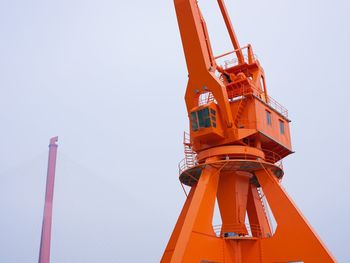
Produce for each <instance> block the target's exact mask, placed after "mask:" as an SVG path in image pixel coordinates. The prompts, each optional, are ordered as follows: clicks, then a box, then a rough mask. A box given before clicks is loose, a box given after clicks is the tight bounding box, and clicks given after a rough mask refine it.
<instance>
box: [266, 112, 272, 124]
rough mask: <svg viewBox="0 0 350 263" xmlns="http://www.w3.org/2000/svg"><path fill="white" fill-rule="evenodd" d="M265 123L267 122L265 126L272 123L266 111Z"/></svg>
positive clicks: (269, 114)
mask: <svg viewBox="0 0 350 263" xmlns="http://www.w3.org/2000/svg"><path fill="white" fill-rule="evenodd" d="M266 121H267V124H268V125H271V124H272V121H271V113H270V112H269V111H266Z"/></svg>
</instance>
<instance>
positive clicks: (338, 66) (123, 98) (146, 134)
mask: <svg viewBox="0 0 350 263" xmlns="http://www.w3.org/2000/svg"><path fill="white" fill-rule="evenodd" d="M202 2H204V1H202ZM212 2H215V1H212ZM204 4H205V6H203V8H204V14H205V15H206V17H207V20H208V21H207V22H208V24H209V25H208V26H209V29H211V37H212V42H213V43H212V44H213V46H214V51H215V54H216V55H219V54H221V53H224V52H227V51H230V50H231V49H232V48H231V47H230V46H229V44H228V43H227V40H228V38H227V36H226V34H225V33H224V30H223V23H222V21H221V20H219V17H218V16H217V11H218V9H217V8H214V6H212V3H211V2H210V3H204ZM227 6H228V8H229V11H230V14H231V17H232V20H233V24H234V26H235V29H236V32H237V35H238V37H239V40H240V42H241V44H245V43H248V42H249V43H251V44H253V47H254V51H255V53H256V54H257V56H258V58H259V59H260V61H261V63H262V65H263V67H264V69H265V72H266V77H267V88H268V90H269V93H270V95H271V96H272V97H274V98H275V99H277V100H278V101H279V102H280V103H282V104H283V105H285V106H286V107H287V108H288V109H289V113H290V117H291V119H292V121H293V122H292V126H291V127H292V142H293V148H294V150H295V151H296V153H295V154H294V155H292V156H290V157H287V158H286V160H285V162H284V167H285V173H286V175H285V179H284V181H283V185H284V187H285V188H286V189H287V191H288V192H289V194H290V195H291V196H292V197H293V199H294V201H295V202H296V203H297V205H298V207H299V208H300V209H301V210H302V211H303V213H304V215H305V216H306V217H307V219H308V220H309V222H310V223H311V224H312V226H313V227H314V228H315V230H316V231H317V233H318V234H319V235H320V237H321V238H322V240H323V241H324V242H325V244H326V245H327V246H328V247H329V249H330V250H331V251H332V252H333V254H334V255H335V257H336V258H337V259H338V260H339V262H348V261H349V258H350V257H349V256H348V251H347V250H348V249H347V247H346V246H347V244H348V240H347V238H348V237H349V236H350V230H349V229H350V227H349V222H350V212H349V204H348V202H349V198H350V192H349V191H348V187H349V186H348V183H347V180H348V174H349V172H348V171H347V170H346V169H345V167H346V164H347V163H348V162H349V154H348V148H349V146H350V139H349V135H348V130H349V123H348V121H349V115H348V113H349V109H348V103H347V102H348V98H349V95H350V92H349V87H348V86H349V84H348V80H347V77H348V76H350V70H349V66H348V61H349V59H350V52H349V46H350V34H349V33H350V29H349V23H350V16H349V13H350V2H349V1H347V0H333V1H326V0H318V1H316V0H309V1H302V0H293V1H292V0H286V1H281V0H266V1H260V0H251V1H242V0H235V1H233V0H232V1H228V3H227ZM215 14H216V16H215ZM213 29H215V31H214V32H213ZM0 37H1V41H0V58H1V59H0V87H1V91H2V92H1V96H0V120H1V123H2V127H3V128H2V133H1V134H2V136H1V148H0V164H1V166H0V182H1V183H0V210H1V217H0V233H1V235H0V261H1V262H6V263H12V262H16V263H18V262H29V263H30V262H37V258H38V251H39V243H40V231H41V218H42V210H43V201H44V190H45V176H46V163H47V150H48V149H47V145H48V141H49V138H50V137H51V136H55V135H58V136H59V160H58V168H57V177H56V188H55V200H54V222H53V238H52V255H51V258H52V262H53V263H55V262H57V263H58V262H65V263H66V262H84V263H85V262H86V263H90V262H141V261H142V262H157V261H158V260H159V259H160V257H161V256H162V253H163V250H164V248H165V246H166V243H167V241H168V238H169V237H170V234H171V231H172V229H173V227H174V225H175V222H176V219H177V216H178V214H179V212H180V209H181V207H182V205H183V202H184V199H185V196H184V194H183V192H182V189H181V187H180V185H179V183H178V179H177V163H178V162H179V161H180V160H181V159H182V158H183V149H182V132H183V130H185V129H187V125H188V124H187V117H186V111H185V104H184V101H183V96H184V92H185V87H186V82H187V69H186V65H185V59H184V55H183V51H182V45H181V41H180V36H179V31H178V27H177V21H176V17H175V11H174V7H173V2H172V1H159V0H154V1H111V0H101V1H86V0H84V1H79V0H69V1H67V0H62V1H38V0H32V1H20V0H2V1H0ZM214 38H215V39H214Z"/></svg>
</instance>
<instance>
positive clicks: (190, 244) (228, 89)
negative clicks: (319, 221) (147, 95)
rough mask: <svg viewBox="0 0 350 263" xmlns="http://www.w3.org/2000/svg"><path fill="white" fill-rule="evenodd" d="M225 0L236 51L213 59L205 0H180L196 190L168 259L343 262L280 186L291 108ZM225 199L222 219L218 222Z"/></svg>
mask: <svg viewBox="0 0 350 263" xmlns="http://www.w3.org/2000/svg"><path fill="white" fill-rule="evenodd" d="M217 1H218V4H219V7H220V10H221V13H222V16H223V18H224V21H225V24H226V28H227V31H228V33H229V36H230V39H231V42H232V45H233V51H232V52H228V53H226V54H223V55H221V56H218V57H214V55H213V51H212V48H211V44H210V39H209V34H208V31H207V27H206V23H205V20H204V18H203V16H202V14H201V11H200V8H199V6H198V1H197V0H174V3H175V9H176V14H177V19H178V24H179V28H180V33H181V39H182V43H183V48H184V52H185V57H186V63H187V68H188V72H189V80H188V85H187V90H186V95H185V101H186V107H187V111H188V117H189V123H190V134H189V136H188V135H186V134H185V140H184V145H185V157H186V158H185V159H184V160H183V161H182V162H181V163H180V165H179V168H180V176H179V179H180V182H181V183H182V184H184V185H187V186H189V187H191V190H190V192H189V194H188V196H187V199H186V202H185V204H184V206H183V209H182V211H181V214H180V216H179V218H178V220H177V223H176V226H175V228H174V230H173V233H172V235H171V237H170V240H169V242H168V244H167V247H166V249H165V251H164V254H163V257H162V259H161V262H172V263H175V262H249V263H251V262H322V263H326V262H335V259H334V258H333V257H332V255H331V253H330V252H329V251H328V250H327V248H326V247H325V245H324V244H323V243H322V241H321V240H320V238H319V237H318V236H317V234H316V233H315V231H314V230H313V229H312V228H311V226H310V225H309V224H308V223H307V221H306V219H305V218H304V217H303V215H302V214H301V212H300V211H299V210H298V209H297V208H296V206H295V204H294V203H293V201H292V200H291V199H290V197H289V196H288V194H287V193H286V192H285V190H284V189H283V187H282V186H281V179H282V177H283V175H284V172H283V167H282V159H283V158H284V157H286V156H287V155H289V154H291V153H292V147H291V140H290V130H289V123H290V120H289V119H288V111H287V110H286V109H285V108H284V107H283V106H282V105H280V104H279V103H277V102H276V101H275V100H273V99H272V98H271V97H270V96H269V95H268V93H267V89H266V83H265V76H264V70H263V68H262V67H261V65H260V63H259V61H258V60H257V59H256V57H255V56H254V53H253V49H252V47H251V45H247V46H245V47H240V45H239V43H238V40H237V38H236V35H235V33H234V30H233V27H232V24H231V21H230V18H229V15H228V12H227V10H226V7H225V4H224V2H223V0H217ZM224 58H227V60H226V62H225V63H224V64H223V65H222V64H220V63H218V62H219V61H220V60H222V59H224ZM264 200H267V202H268V205H269V207H270V208H271V211H272V214H273V217H274V219H275V221H276V223H277V228H276V230H275V231H273V229H272V225H271V220H270V219H269V214H268V212H267V204H266V202H264ZM216 201H217V203H218V206H219V210H220V216H221V220H222V225H221V226H214V227H213V225H212V220H213V213H214V207H215V202H216Z"/></svg>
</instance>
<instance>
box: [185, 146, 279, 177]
mask: <svg viewBox="0 0 350 263" xmlns="http://www.w3.org/2000/svg"><path fill="white" fill-rule="evenodd" d="M261 150H262V151H263V152H264V161H265V162H268V163H271V164H274V165H276V166H277V167H279V168H281V169H282V170H283V160H282V158H281V156H280V155H279V154H277V153H275V152H273V151H270V150H267V149H261ZM187 158H188V154H187V155H186V157H185V158H184V159H182V160H181V161H180V162H179V164H178V168H179V174H182V173H183V172H184V171H186V170H188V169H191V168H192V167H194V166H196V165H198V164H199V163H198V160H197V154H196V153H195V152H193V155H192V157H191V161H188V160H187ZM192 160H193V161H192ZM222 160H231V161H232V160H246V161H262V160H261V159H260V158H257V157H254V156H252V155H247V154H234V155H232V156H230V155H223V156H222Z"/></svg>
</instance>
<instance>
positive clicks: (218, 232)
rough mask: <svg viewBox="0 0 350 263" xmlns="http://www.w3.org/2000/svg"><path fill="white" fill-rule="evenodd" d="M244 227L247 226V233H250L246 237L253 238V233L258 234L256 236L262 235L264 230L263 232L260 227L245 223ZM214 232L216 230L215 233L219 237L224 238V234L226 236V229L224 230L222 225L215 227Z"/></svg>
mask: <svg viewBox="0 0 350 263" xmlns="http://www.w3.org/2000/svg"><path fill="white" fill-rule="evenodd" d="M244 225H245V227H246V229H247V232H248V234H247V235H244V237H253V233H256V236H261V235H262V230H261V228H260V226H259V225H251V224H248V223H245V224H244ZM237 226H238V225H237ZM237 226H236V225H235V226H234V227H237ZM229 227H230V226H229ZM213 230H214V233H215V235H216V236H217V237H223V234H225V232H226V231H225V229H222V225H213ZM227 232H228V231H227Z"/></svg>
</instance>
